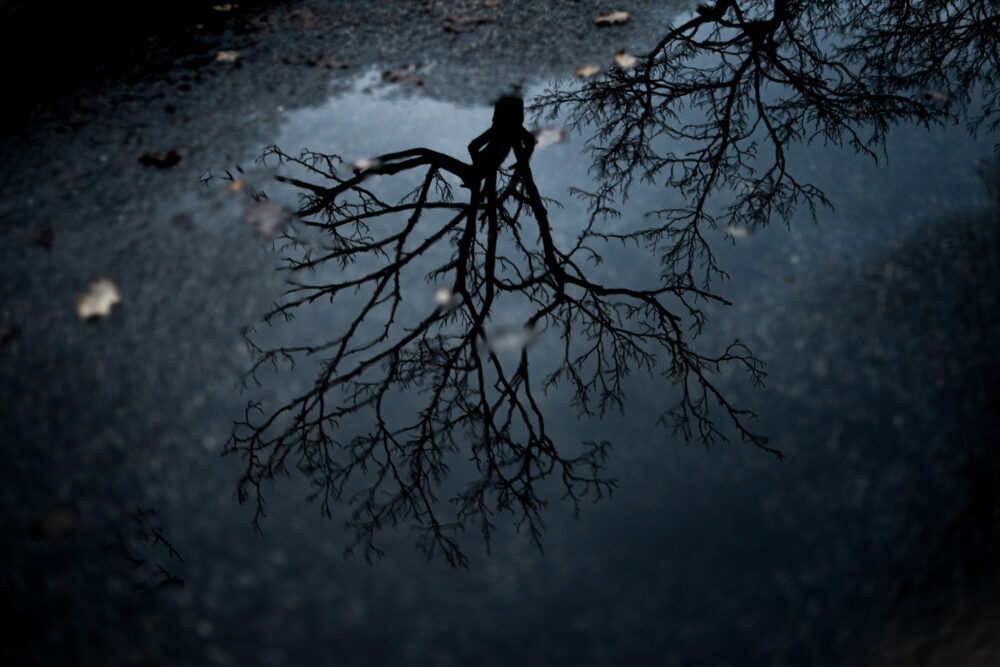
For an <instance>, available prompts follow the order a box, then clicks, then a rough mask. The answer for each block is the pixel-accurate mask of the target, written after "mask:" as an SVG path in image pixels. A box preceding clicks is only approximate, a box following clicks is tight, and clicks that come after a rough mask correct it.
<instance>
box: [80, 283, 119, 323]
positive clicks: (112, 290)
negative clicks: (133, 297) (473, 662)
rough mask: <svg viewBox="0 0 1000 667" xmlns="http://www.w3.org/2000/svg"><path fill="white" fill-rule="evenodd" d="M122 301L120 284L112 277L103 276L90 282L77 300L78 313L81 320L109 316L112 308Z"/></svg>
mask: <svg viewBox="0 0 1000 667" xmlns="http://www.w3.org/2000/svg"><path fill="white" fill-rule="evenodd" d="M121 302H122V295H121V292H120V291H119V290H118V285H116V284H115V281H113V280H111V279H110V278H101V279H100V280H96V281H94V282H92V283H90V287H88V288H87V291H86V292H84V293H83V294H81V295H80V298H79V299H77V300H76V314H77V315H78V316H79V317H80V319H81V320H92V319H96V318H98V317H107V316H108V315H109V314H110V313H111V309H112V308H114V307H115V306H116V305H117V304H119V303H121Z"/></svg>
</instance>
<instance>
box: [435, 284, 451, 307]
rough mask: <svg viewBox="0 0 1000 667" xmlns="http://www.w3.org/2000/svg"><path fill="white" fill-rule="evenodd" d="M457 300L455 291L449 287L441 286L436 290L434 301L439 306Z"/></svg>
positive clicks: (447, 304) (448, 304)
mask: <svg viewBox="0 0 1000 667" xmlns="http://www.w3.org/2000/svg"><path fill="white" fill-rule="evenodd" d="M454 301H455V293H454V292H452V291H451V289H449V288H447V287H439V288H437V290H436V291H435V292H434V303H436V304H437V305H439V306H450V305H451V304H452V302H454Z"/></svg>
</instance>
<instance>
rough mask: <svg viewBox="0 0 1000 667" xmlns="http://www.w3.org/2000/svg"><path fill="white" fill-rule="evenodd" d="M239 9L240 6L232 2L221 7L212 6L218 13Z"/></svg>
mask: <svg viewBox="0 0 1000 667" xmlns="http://www.w3.org/2000/svg"><path fill="white" fill-rule="evenodd" d="M237 7H239V5H238V4H235V3H232V2H227V3H224V4H221V5H212V9H214V10H215V11H217V12H231V11H233V10H234V9H236V8H237Z"/></svg>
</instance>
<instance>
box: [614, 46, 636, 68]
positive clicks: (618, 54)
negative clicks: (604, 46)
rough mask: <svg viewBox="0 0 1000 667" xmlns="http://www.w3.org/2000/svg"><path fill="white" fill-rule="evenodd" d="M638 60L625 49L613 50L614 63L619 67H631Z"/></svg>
mask: <svg viewBox="0 0 1000 667" xmlns="http://www.w3.org/2000/svg"><path fill="white" fill-rule="evenodd" d="M638 62H639V59H638V58H636V57H635V56H633V55H632V54H631V53H629V52H627V51H626V50H625V49H618V50H617V51H615V65H618V67H619V69H632V68H633V67H635V66H636V64H637V63H638Z"/></svg>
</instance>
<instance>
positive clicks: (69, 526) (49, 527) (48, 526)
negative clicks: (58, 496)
mask: <svg viewBox="0 0 1000 667" xmlns="http://www.w3.org/2000/svg"><path fill="white" fill-rule="evenodd" d="M79 524H80V515H79V514H77V513H76V512H74V511H73V510H61V511H59V512H52V513H50V514H46V515H45V516H43V517H41V518H40V519H38V520H37V521H35V522H34V523H33V524H31V536H32V537H34V538H35V539H38V540H58V539H59V538H61V537H65V536H66V535H68V534H69V533H70V532H72V531H73V529H75V528H76V527H77V526H78V525H79Z"/></svg>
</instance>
